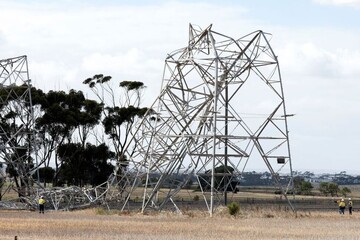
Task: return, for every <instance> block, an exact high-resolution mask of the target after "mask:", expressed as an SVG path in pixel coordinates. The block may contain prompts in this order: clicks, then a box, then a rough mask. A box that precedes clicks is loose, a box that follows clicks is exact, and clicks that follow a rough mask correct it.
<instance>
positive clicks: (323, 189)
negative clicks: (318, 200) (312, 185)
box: [319, 182, 340, 197]
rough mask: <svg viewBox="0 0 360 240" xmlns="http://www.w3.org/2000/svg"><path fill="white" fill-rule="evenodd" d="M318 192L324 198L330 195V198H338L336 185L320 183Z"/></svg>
mask: <svg viewBox="0 0 360 240" xmlns="http://www.w3.org/2000/svg"><path fill="white" fill-rule="evenodd" d="M319 191H320V193H322V194H324V195H325V196H328V195H329V194H330V196H332V197H334V196H339V192H340V188H339V185H337V183H333V182H322V183H320V186H319Z"/></svg>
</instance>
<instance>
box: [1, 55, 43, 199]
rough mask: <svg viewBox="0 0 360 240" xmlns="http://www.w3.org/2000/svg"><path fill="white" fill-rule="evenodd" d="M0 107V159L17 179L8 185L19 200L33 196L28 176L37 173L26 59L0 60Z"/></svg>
mask: <svg viewBox="0 0 360 240" xmlns="http://www.w3.org/2000/svg"><path fill="white" fill-rule="evenodd" d="M0 106H1V123H0V148H1V149H0V158H1V160H2V162H3V163H4V164H6V166H7V168H10V169H13V170H12V171H15V172H16V175H17V176H18V178H17V180H16V181H15V182H12V184H13V185H16V187H14V189H17V191H18V192H19V194H20V195H22V196H27V195H29V194H33V183H34V181H33V179H32V175H33V174H34V173H35V172H36V169H37V158H36V154H35V150H34V146H35V144H34V142H35V132H34V126H35V120H34V112H33V106H32V99H31V80H30V79H29V73H28V63H27V57H26V56H19V57H14V58H8V59H3V60H0ZM34 162H36V163H34ZM35 176H36V174H35ZM10 186H11V185H9V187H10Z"/></svg>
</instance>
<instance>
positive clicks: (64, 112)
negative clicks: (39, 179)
mask: <svg viewBox="0 0 360 240" xmlns="http://www.w3.org/2000/svg"><path fill="white" fill-rule="evenodd" d="M102 107H103V106H102V104H99V103H97V102H96V101H94V100H89V99H86V98H85V97H84V94H83V93H82V92H81V91H76V90H70V91H69V93H65V92H64V91H50V92H49V93H47V94H46V96H45V101H43V103H42V105H41V109H42V111H43V112H44V114H43V115H42V116H41V117H39V118H38V119H37V128H38V132H39V136H40V138H41V140H40V142H42V147H43V149H44V150H45V151H44V155H43V159H46V163H45V166H46V167H48V166H49V164H50V161H51V160H52V159H53V158H52V153H53V152H55V156H54V157H55V161H54V162H55V172H56V173H55V175H54V182H55V184H56V182H57V177H58V174H59V171H60V166H61V165H62V163H63V160H62V159H60V161H59V159H57V154H56V152H57V148H58V147H59V146H62V145H66V144H71V143H73V142H76V143H79V147H80V148H82V149H83V148H85V145H86V143H87V140H88V138H89V133H90V130H91V129H93V128H94V127H95V126H96V125H97V124H98V123H99V121H100V118H101V113H102Z"/></svg>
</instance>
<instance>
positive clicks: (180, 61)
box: [122, 25, 293, 214]
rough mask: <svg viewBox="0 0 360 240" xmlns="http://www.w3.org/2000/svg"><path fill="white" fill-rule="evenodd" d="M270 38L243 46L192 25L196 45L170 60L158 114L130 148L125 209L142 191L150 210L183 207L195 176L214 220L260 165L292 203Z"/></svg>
mask: <svg viewBox="0 0 360 240" xmlns="http://www.w3.org/2000/svg"><path fill="white" fill-rule="evenodd" d="M268 36H269V34H266V33H264V32H263V31H256V32H253V33H250V34H248V35H246V36H244V37H242V38H239V39H236V40H235V39H233V38H231V37H228V36H225V35H223V34H221V33H218V32H216V31H213V30H212V26H211V25H210V26H209V27H207V28H206V29H205V30H201V29H199V28H197V27H194V26H192V25H190V28H189V42H188V45H187V46H186V47H184V48H182V49H179V50H176V51H174V52H173V53H171V54H169V55H168V57H167V58H166V61H165V69H164V76H163V87H162V91H161V93H160V95H159V97H158V98H157V99H156V101H155V103H154V104H153V106H152V109H154V110H155V111H149V112H148V113H147V115H146V116H145V118H144V119H143V121H142V122H141V123H140V125H139V127H138V128H137V130H136V132H135V133H134V135H133V139H132V142H131V144H129V146H128V148H127V149H128V150H127V154H128V156H130V159H129V167H128V168H129V169H130V170H129V171H128V172H127V173H125V174H123V176H122V177H123V178H122V179H126V182H127V183H128V184H127V185H126V187H125V188H124V190H126V191H127V198H126V199H125V202H124V207H125V206H126V205H127V204H130V199H131V195H134V192H135V191H139V189H141V190H142V191H143V199H142V211H144V210H145V209H146V208H150V207H155V208H156V209H160V210H161V209H163V208H164V206H165V204H166V203H168V202H172V203H173V204H174V206H175V207H176V208H177V209H178V207H177V206H176V203H175V201H174V196H175V195H176V194H177V193H178V192H179V191H180V189H182V188H183V187H184V186H185V185H186V184H188V183H189V181H191V180H192V179H194V178H195V179H196V181H197V183H198V186H199V188H200V189H201V192H202V195H203V199H204V201H205V204H206V206H207V208H208V210H209V212H210V214H212V212H213V211H214V208H215V206H217V205H218V204H221V203H222V202H223V199H224V198H225V202H226V198H227V193H228V192H229V191H230V192H231V191H233V192H235V191H236V189H235V188H236V187H237V186H236V184H237V183H238V182H239V180H241V174H242V172H243V171H244V169H245V167H246V166H247V165H251V162H252V161H254V162H256V161H257V160H259V159H261V161H262V162H263V163H265V166H266V167H267V169H268V170H269V171H270V173H271V175H272V177H273V179H274V182H275V184H276V186H277V187H278V188H279V189H280V190H281V192H282V193H283V195H284V196H285V199H287V200H288V198H287V194H286V192H287V189H288V188H289V187H290V186H291V185H292V178H291V172H292V169H291V168H292V167H291V157H290V149H289V138H288V129H287V116H289V115H287V114H286V108H285V99H284V94H283V88H282V82H281V75H280V71H279V63H278V60H277V57H276V55H275V54H274V52H273V50H272V48H271V46H270V44H269V40H268ZM256 164H258V163H256ZM255 166H256V165H255ZM257 167H259V165H257ZM283 173H284V174H287V175H288V176H290V177H288V178H284V176H283ZM159 196H161V197H159ZM288 202H289V204H290V206H291V208H292V209H293V206H292V204H291V203H290V201H288Z"/></svg>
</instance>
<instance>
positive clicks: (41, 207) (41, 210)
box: [39, 196, 46, 213]
mask: <svg viewBox="0 0 360 240" xmlns="http://www.w3.org/2000/svg"><path fill="white" fill-rule="evenodd" d="M45 203H46V201H45V199H44V196H41V197H40V199H39V213H44V210H45Z"/></svg>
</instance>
